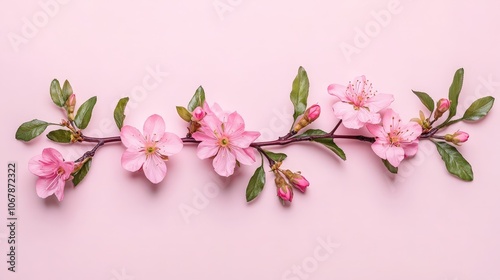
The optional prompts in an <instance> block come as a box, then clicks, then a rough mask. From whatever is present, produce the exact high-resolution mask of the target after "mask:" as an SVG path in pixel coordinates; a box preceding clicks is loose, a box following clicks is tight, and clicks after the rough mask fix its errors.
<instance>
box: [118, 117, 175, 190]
mask: <svg viewBox="0 0 500 280" xmlns="http://www.w3.org/2000/svg"><path fill="white" fill-rule="evenodd" d="M143 132H144V134H141V133H140V132H139V130H137V128H135V127H132V126H129V125H126V126H124V127H123V128H122V130H121V133H120V137H121V140H122V142H123V144H124V145H125V147H127V150H126V151H125V152H124V153H123V155H122V166H123V168H125V169H126V170H128V171H132V172H135V171H138V170H139V169H141V167H142V170H143V171H144V174H145V175H146V178H148V180H149V181H151V182H152V183H154V184H157V183H159V182H161V181H162V180H163V179H164V178H165V175H166V174H167V165H166V164H165V161H167V160H168V157H169V156H171V155H174V154H177V153H178V152H180V151H181V149H182V146H183V144H182V140H181V139H180V138H179V136H177V135H175V134H173V133H170V132H165V121H164V120H163V118H162V117H161V116H159V115H152V116H150V117H149V118H148V119H147V120H146V122H145V123H144V127H143Z"/></svg>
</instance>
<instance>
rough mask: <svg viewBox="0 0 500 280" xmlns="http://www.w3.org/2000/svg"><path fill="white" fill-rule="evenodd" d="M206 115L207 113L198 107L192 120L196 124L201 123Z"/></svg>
mask: <svg viewBox="0 0 500 280" xmlns="http://www.w3.org/2000/svg"><path fill="white" fill-rule="evenodd" d="M206 114H207V113H206V112H205V111H204V110H203V109H202V108H201V107H199V106H198V107H196V108H195V109H194V110H193V116H192V118H191V120H192V121H194V122H200V121H201V120H203V118H204V117H205V115H206Z"/></svg>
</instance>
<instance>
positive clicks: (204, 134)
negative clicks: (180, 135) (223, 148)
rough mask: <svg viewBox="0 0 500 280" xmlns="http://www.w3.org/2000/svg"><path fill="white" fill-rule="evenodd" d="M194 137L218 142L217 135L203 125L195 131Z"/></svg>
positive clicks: (199, 139)
mask: <svg viewBox="0 0 500 280" xmlns="http://www.w3.org/2000/svg"><path fill="white" fill-rule="evenodd" d="M192 136H193V138H194V139H195V140H196V141H213V142H217V137H215V135H214V133H213V132H212V131H210V129H209V128H208V127H201V128H200V129H199V130H198V131H197V132H195V133H193V135H192Z"/></svg>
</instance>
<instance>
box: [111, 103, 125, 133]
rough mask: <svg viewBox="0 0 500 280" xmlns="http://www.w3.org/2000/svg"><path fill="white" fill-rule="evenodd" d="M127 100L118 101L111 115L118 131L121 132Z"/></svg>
mask: <svg viewBox="0 0 500 280" xmlns="http://www.w3.org/2000/svg"><path fill="white" fill-rule="evenodd" d="M128 100H129V98H128V97H124V98H122V99H120V100H118V104H116V107H115V111H114V113H113V117H114V118H115V123H116V126H117V127H118V129H119V130H122V127H123V121H124V120H125V107H127V103H128Z"/></svg>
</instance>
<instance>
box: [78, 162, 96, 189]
mask: <svg viewBox="0 0 500 280" xmlns="http://www.w3.org/2000/svg"><path fill="white" fill-rule="evenodd" d="M91 165H92V159H88V160H87V161H86V162H85V163H84V164H83V166H82V167H81V168H80V170H78V171H77V172H75V173H73V186H75V187H76V186H78V184H80V182H81V181H82V180H83V178H85V176H87V173H89V170H90V166H91Z"/></svg>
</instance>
